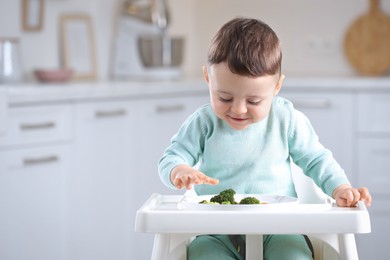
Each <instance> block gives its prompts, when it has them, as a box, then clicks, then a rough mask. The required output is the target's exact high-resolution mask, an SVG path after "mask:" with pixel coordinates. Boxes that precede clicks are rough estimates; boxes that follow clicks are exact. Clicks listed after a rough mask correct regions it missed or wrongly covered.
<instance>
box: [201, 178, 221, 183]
mask: <svg viewBox="0 0 390 260" xmlns="http://www.w3.org/2000/svg"><path fill="white" fill-rule="evenodd" d="M218 183H219V180H217V179H214V178H211V177H208V176H204V177H203V178H202V184H210V185H216V184H218Z"/></svg>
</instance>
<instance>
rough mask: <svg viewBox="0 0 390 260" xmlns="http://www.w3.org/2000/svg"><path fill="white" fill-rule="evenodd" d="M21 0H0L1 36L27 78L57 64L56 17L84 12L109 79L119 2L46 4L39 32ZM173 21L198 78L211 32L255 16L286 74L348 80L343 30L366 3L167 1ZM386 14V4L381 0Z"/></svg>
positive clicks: (60, 0) (189, 68)
mask: <svg viewBox="0 0 390 260" xmlns="http://www.w3.org/2000/svg"><path fill="white" fill-rule="evenodd" d="M20 2H21V1H20V0H18V1H15V0H0V6H1V8H0V37H2V36H17V37H19V38H20V41H21V43H20V45H21V46H20V47H21V52H22V59H23V60H22V62H23V69H24V71H25V74H26V78H31V71H32V70H33V69H34V68H38V67H39V68H42V67H43V68H52V67H59V66H60V59H59V56H60V54H59V45H60V43H59V32H58V17H59V15H60V14H62V13H71V12H85V13H89V14H90V15H91V16H92V18H93V23H94V31H95V42H96V47H97V53H96V55H97V61H98V72H99V78H100V79H107V78H108V77H109V73H108V71H109V64H110V62H109V61H110V51H111V45H112V37H113V35H114V32H115V29H114V27H115V20H116V14H117V13H118V8H119V5H120V2H121V0H46V10H45V16H44V22H45V23H44V29H43V30H42V31H40V32H37V33H32V32H23V31H22V30H21V19H20V9H21V7H20ZM168 4H169V6H170V10H171V18H172V19H171V20H172V23H171V25H170V28H169V33H170V34H172V35H182V36H184V37H186V42H187V45H186V55H185V62H184V64H183V69H184V71H185V73H186V74H187V75H190V76H200V75H201V73H200V72H201V66H202V65H203V64H204V63H205V59H206V51H207V47H208V44H209V41H210V40H211V38H212V36H213V35H214V33H215V31H216V30H217V29H218V28H219V27H220V26H221V25H222V24H223V23H224V22H226V21H227V20H229V19H231V18H233V17H236V16H238V15H240V16H249V17H254V18H260V19H262V20H264V21H265V22H267V23H268V24H269V25H270V26H271V27H273V28H274V30H275V31H276V32H277V33H278V35H279V37H280V39H281V41H282V44H283V55H284V56H283V57H284V63H283V70H284V73H285V74H286V75H287V76H289V75H290V76H291V75H292V76H351V75H355V71H354V70H353V69H352V68H351V66H350V65H349V64H348V62H347V60H346V59H345V57H344V55H343V50H342V41H343V36H344V33H345V32H346V30H347V28H348V26H349V25H350V24H351V22H352V21H354V20H355V19H356V18H357V17H358V16H359V15H361V14H363V13H364V12H366V10H367V9H368V1H367V0H343V1H338V0H327V1H323V0H294V1H285V0H273V1H267V0H242V1H237V0H212V1H210V0H168ZM382 9H383V10H384V11H385V12H386V13H387V14H390V1H382Z"/></svg>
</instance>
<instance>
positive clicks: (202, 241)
mask: <svg viewBox="0 0 390 260" xmlns="http://www.w3.org/2000/svg"><path fill="white" fill-rule="evenodd" d="M263 250H264V253H263V254H264V259H265V260H289V259H291V260H306V259H307V260H309V259H310V260H311V259H313V258H312V252H311V251H310V248H309V246H308V244H307V243H306V240H305V238H304V237H303V236H302V235H265V236H264V237H263ZM187 259H188V260H244V259H243V258H242V257H241V256H240V254H239V253H238V252H237V249H236V248H235V247H234V246H233V244H232V242H231V241H230V239H229V236H227V235H202V236H198V237H196V238H195V240H194V241H193V242H192V243H191V244H190V246H189V248H188V258H187Z"/></svg>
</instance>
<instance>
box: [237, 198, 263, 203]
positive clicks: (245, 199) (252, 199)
mask: <svg viewBox="0 0 390 260" xmlns="http://www.w3.org/2000/svg"><path fill="white" fill-rule="evenodd" d="M240 204H260V201H259V200H258V199H256V198H254V197H246V198H243V199H242V200H241V201H240Z"/></svg>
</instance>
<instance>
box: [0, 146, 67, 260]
mask: <svg viewBox="0 0 390 260" xmlns="http://www.w3.org/2000/svg"><path fill="white" fill-rule="evenodd" d="M71 154H72V153H71V146H70V145H61V146H45V147H34V148H25V149H10V150H2V151H0V207H1V214H0V259H2V260H26V259H28V260H52V259H59V260H60V259H66V258H65V257H64V252H65V251H64V249H65V237H66V226H65V222H64V214H65V211H66V207H65V204H66V192H65V185H64V183H66V180H67V174H68V172H69V166H70V165H71Z"/></svg>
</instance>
